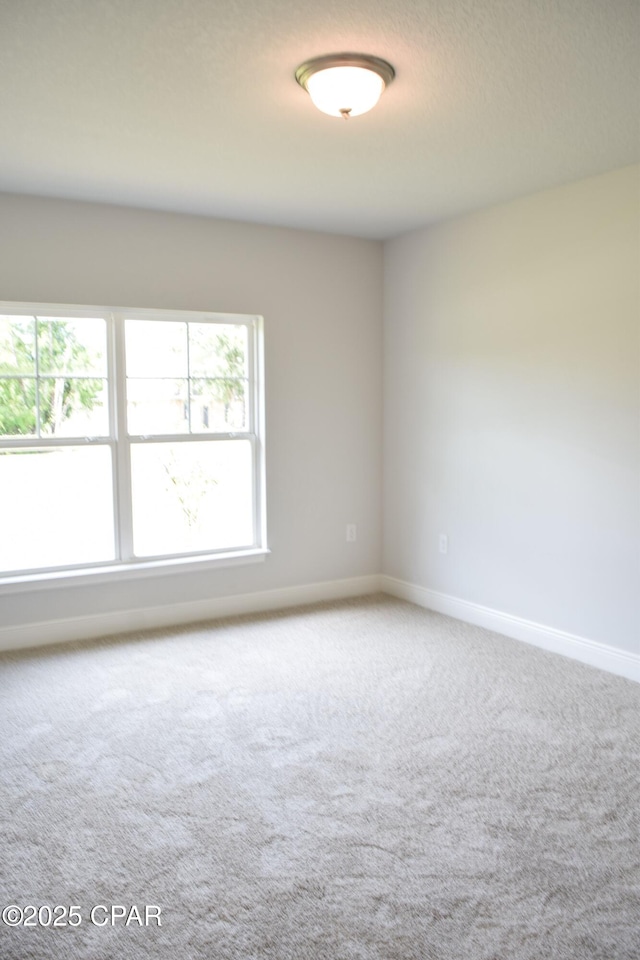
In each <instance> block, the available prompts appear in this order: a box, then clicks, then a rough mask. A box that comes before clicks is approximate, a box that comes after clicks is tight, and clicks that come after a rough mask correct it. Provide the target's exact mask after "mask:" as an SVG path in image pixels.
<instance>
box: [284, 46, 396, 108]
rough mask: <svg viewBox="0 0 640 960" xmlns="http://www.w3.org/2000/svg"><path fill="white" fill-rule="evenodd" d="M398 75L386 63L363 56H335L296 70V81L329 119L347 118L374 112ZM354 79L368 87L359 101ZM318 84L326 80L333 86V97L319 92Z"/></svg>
mask: <svg viewBox="0 0 640 960" xmlns="http://www.w3.org/2000/svg"><path fill="white" fill-rule="evenodd" d="M329 71H331V73H329ZM320 75H322V77H320ZM395 75H396V72H395V70H394V69H393V67H392V66H391V64H390V63H388V62H387V61H386V60H382V59H381V58H380V57H372V56H369V55H368V54H362V53H333V54H328V55H327V56H323V57H315V58H314V59H312V60H306V61H305V62H304V63H302V64H300V66H299V67H298V69H297V70H296V80H297V81H298V83H299V84H300V86H301V87H303V89H305V90H306V91H307V93H308V94H309V95H310V97H311V99H312V100H313V102H314V103H315V105H316V106H317V107H318V109H319V110H322V112H323V113H327V114H329V116H333V117H344V118H345V119H347V118H349V117H355V116H358V115H359V114H361V113H366V112H367V111H368V110H371V109H372V107H374V106H375V105H376V103H377V102H378V100H379V99H380V96H381V94H382V92H383V90H384V89H385V87H388V86H389V84H390V83H391V81H392V80H393V78H394V77H395ZM314 77H315V78H316V80H315V81H314V80H313V78H314ZM354 80H355V81H358V80H362V81H363V82H364V83H365V85H368V87H369V89H368V90H367V92H366V93H365V94H364V96H363V97H362V99H361V100H360V101H358V100H357V99H354V97H357V96H359V95H358V94H356V93H355V90H354V89H353V87H352V84H353V82H354ZM372 80H373V84H372V83H371V81H372ZM318 81H320V83H322V84H323V85H324V84H325V81H326V82H327V83H328V84H329V85H330V86H331V91H330V96H329V95H328V94H327V93H326V92H325V91H324V90H320V89H318V88H319V86H320V83H319V82H318ZM343 83H344V86H343ZM349 88H351V89H349ZM343 91H344V92H343Z"/></svg>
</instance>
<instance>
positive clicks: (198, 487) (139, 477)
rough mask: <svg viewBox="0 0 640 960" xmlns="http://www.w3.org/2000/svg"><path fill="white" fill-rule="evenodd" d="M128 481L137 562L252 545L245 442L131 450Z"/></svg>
mask: <svg viewBox="0 0 640 960" xmlns="http://www.w3.org/2000/svg"><path fill="white" fill-rule="evenodd" d="M131 479H132V496H133V539H134V550H135V553H136V555H137V556H143V557H144V556H161V555H163V554H173V553H189V552H192V551H197V550H219V549H224V548H227V547H243V546H251V545H252V544H253V541H254V535H253V506H252V490H253V479H252V452H251V444H250V442H249V441H247V440H220V441H206V440H200V441H184V442H182V443H137V444H133V445H132V447H131Z"/></svg>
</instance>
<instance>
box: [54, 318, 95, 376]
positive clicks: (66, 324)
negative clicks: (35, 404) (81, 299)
mask: <svg viewBox="0 0 640 960" xmlns="http://www.w3.org/2000/svg"><path fill="white" fill-rule="evenodd" d="M38 372H39V373H49V374H51V373H75V374H85V375H89V376H90V375H91V374H93V375H94V376H100V377H104V376H106V373H107V325H106V323H105V321H104V320H102V319H101V318H99V317H80V318H78V319H75V318H66V317H38Z"/></svg>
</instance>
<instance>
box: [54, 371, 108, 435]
mask: <svg viewBox="0 0 640 960" xmlns="http://www.w3.org/2000/svg"><path fill="white" fill-rule="evenodd" d="M39 385H40V435H41V436H53V435H55V436H56V437H106V436H108V434H109V395H108V392H107V381H106V380H98V379H91V380H88V379H87V380H85V379H84V378H69V379H63V378H62V377H56V378H55V379H54V378H53V377H52V378H44V379H42V380H40V381H39Z"/></svg>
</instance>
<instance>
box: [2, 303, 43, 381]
mask: <svg viewBox="0 0 640 960" xmlns="http://www.w3.org/2000/svg"><path fill="white" fill-rule="evenodd" d="M35 329H36V321H35V319H34V317H8V316H0V374H3V373H31V374H35V372H36V347H35V343H36V340H35Z"/></svg>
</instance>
